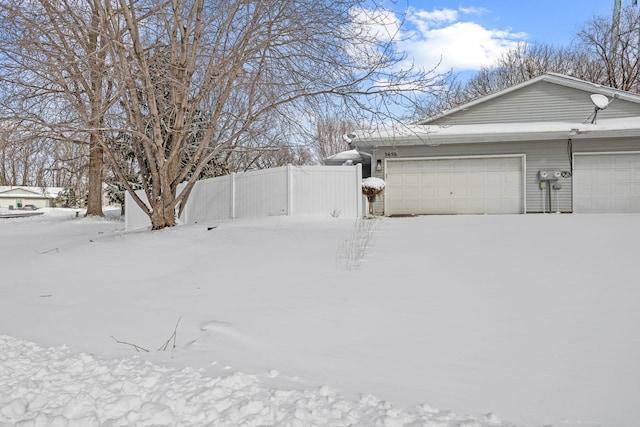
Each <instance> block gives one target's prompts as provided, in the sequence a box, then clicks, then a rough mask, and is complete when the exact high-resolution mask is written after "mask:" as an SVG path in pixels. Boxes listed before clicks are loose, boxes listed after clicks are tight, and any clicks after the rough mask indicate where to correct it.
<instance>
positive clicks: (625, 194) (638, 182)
mask: <svg viewBox="0 0 640 427" xmlns="http://www.w3.org/2000/svg"><path fill="white" fill-rule="evenodd" d="M573 190H574V192H573V211H574V212H577V213H607V212H612V213H640V153H624V154H576V155H575V157H574V163H573Z"/></svg>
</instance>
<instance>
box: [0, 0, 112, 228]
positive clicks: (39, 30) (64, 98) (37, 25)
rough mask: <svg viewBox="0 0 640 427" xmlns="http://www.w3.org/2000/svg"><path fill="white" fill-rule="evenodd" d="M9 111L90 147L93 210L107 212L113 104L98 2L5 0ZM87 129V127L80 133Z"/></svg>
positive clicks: (1, 5) (2, 52)
mask: <svg viewBox="0 0 640 427" xmlns="http://www.w3.org/2000/svg"><path fill="white" fill-rule="evenodd" d="M0 22H1V24H0V26H1V27H0V61H1V62H2V64H1V65H2V70H3V71H2V73H1V75H0V81H2V82H3V84H4V85H6V86H7V87H8V88H10V90H11V97H10V98H5V100H6V102H5V105H4V113H3V115H4V116H5V117H9V118H11V119H14V120H20V121H22V122H24V123H25V124H27V123H28V124H29V126H28V127H29V128H34V129H36V130H37V132H38V134H40V135H42V134H43V133H46V134H47V135H46V136H47V138H48V139H49V141H64V142H68V141H73V142H75V143H78V144H84V145H87V146H88V156H89V162H88V168H87V169H85V173H88V183H87V215H98V216H101V215H102V182H103V175H104V172H103V169H104V166H103V164H104V160H103V152H102V150H103V144H102V143H101V142H100V139H101V138H102V131H101V129H102V128H103V117H104V113H105V111H106V110H107V109H108V107H109V104H110V103H112V102H114V98H113V94H114V92H113V90H112V86H111V84H110V80H109V73H108V69H107V68H108V66H109V65H108V64H107V61H106V51H105V50H104V49H103V47H102V45H101V44H102V37H101V33H100V32H101V29H100V27H99V24H100V20H99V16H98V8H97V2H95V1H82V2H81V1H77V0H59V1H51V0H34V1H30V2H24V1H20V0H3V1H2V2H0ZM78 131H82V133H78Z"/></svg>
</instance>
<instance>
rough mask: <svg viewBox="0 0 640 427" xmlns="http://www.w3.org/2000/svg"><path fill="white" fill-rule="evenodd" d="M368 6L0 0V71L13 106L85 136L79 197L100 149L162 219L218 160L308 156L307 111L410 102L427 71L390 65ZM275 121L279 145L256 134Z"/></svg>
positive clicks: (399, 60) (363, 116) (365, 116)
mask: <svg viewBox="0 0 640 427" xmlns="http://www.w3.org/2000/svg"><path fill="white" fill-rule="evenodd" d="M380 7H381V6H380V5H378V4H376V2H375V1H373V2H371V1H364V0H318V1H309V0H288V1H276V0H266V1H265V0H241V1H235V0H234V1H231V0H207V1H205V0H88V1H86V2H81V1H78V0H58V1H55V2H54V1H52V0H34V1H31V2H23V1H21V0H4V1H3V2H2V3H0V20H1V21H2V24H0V25H2V28H0V39H1V40H0V45H2V47H0V49H1V52H0V53H1V55H0V60H1V61H3V62H4V64H3V65H6V67H5V68H4V71H3V72H2V75H1V77H0V79H2V81H3V82H4V83H5V84H8V85H10V86H11V87H13V88H16V89H14V90H15V91H16V94H17V95H19V97H17V98H14V99H19V100H20V101H19V102H14V104H13V105H12V106H11V111H15V112H16V116H18V117H21V118H23V119H24V118H25V117H28V119H29V120H30V121H31V122H33V123H37V124H38V126H39V129H42V130H44V131H47V132H49V138H50V140H65V139H69V138H72V140H74V141H78V142H81V143H84V144H86V145H87V146H88V147H89V157H90V166H89V169H90V172H89V178H90V179H89V181H90V184H89V186H90V191H89V194H90V195H95V194H97V191H93V190H91V189H95V188H96V187H94V183H95V182H97V181H98V180H99V181H100V182H101V177H102V175H103V172H102V164H101V162H100V160H101V159H102V156H103V154H104V155H105V156H106V159H107V160H108V161H109V163H110V165H111V168H112V170H113V172H114V174H115V176H116V177H117V179H118V181H119V182H120V183H121V184H122V185H123V186H124V188H125V189H126V191H128V192H129V193H130V194H131V196H132V197H133V200H134V201H135V202H136V203H137V205H138V206H139V207H140V208H141V209H143V210H144V211H145V212H146V213H147V214H148V215H149V218H150V219H151V223H152V227H153V229H160V228H163V227H167V226H173V225H174V224H175V216H176V211H177V210H179V209H180V207H181V206H184V204H185V202H186V200H187V198H188V197H189V194H190V192H191V190H192V188H193V185H194V184H195V182H196V180H197V179H198V178H199V177H200V176H201V174H202V173H203V171H205V170H207V168H210V167H211V166H212V164H215V163H216V162H217V161H219V160H220V159H226V160H230V159H236V160H237V159H238V158H242V157H243V156H238V154H239V153H248V152H249V151H255V152H256V153H261V155H260V156H258V157H254V159H253V160H252V159H251V157H249V156H244V157H245V158H244V159H242V160H241V161H240V162H239V163H241V164H243V167H245V168H246V167H250V166H249V165H252V164H258V163H260V162H262V163H263V165H264V164H267V163H269V162H276V163H278V162H282V161H284V159H285V158H286V157H288V160H292V159H293V160H295V161H300V162H306V160H304V157H305V156H307V153H306V152H305V151H304V150H297V149H294V148H295V147H297V145H296V144H297V143H299V142H300V140H299V139H296V137H295V136H294V137H291V135H302V134H304V133H305V132H306V133H307V134H308V133H309V129H310V127H311V125H312V120H310V119H309V118H310V117H314V116H316V112H318V111H325V110H327V109H332V110H334V111H336V113H338V112H339V113H340V114H342V115H344V116H345V117H349V118H350V119H354V118H357V119H359V120H378V119H380V120H387V119H390V118H391V119H392V118H395V117H396V115H395V114H394V113H393V111H394V109H393V108H392V107H391V105H392V104H393V105H398V104H401V105H404V106H408V105H415V104H416V103H417V102H418V100H419V99H421V97H422V96H423V95H424V94H425V93H428V92H429V91H430V90H431V89H432V88H433V87H434V86H435V85H437V84H438V83H439V81H438V79H439V76H438V75H437V74H435V73H434V72H433V71H432V70H413V69H411V68H404V69H403V68H401V67H400V64H403V63H404V62H403V61H404V59H405V58H404V57H403V55H402V54H399V53H398V52H396V51H395V50H394V41H393V38H394V37H396V36H397V34H399V32H398V31H397V29H396V33H393V31H391V33H389V32H388V31H387V34H386V36H385V37H381V33H380V31H379V29H380V27H381V26H385V25H387V23H386V21H385V20H384V18H383V17H384V14H381V13H379V12H380V11H381V9H380ZM17 104H21V105H17ZM36 107H37V108H36ZM274 128H279V129H283V128H286V129H287V130H288V131H287V132H286V133H283V134H282V135H288V136H287V137H285V138H284V139H285V140H282V141H280V142H281V144H280V145H281V146H283V147H288V148H285V149H282V148H281V149H280V150H277V151H276V150H275V149H274V148H276V147H275V144H276V143H275V141H278V140H279V139H278V138H273V135H272V134H271V133H270V132H268V131H267V132H265V130H269V129H274ZM123 135H124V136H126V137H123ZM280 139H282V137H280ZM123 144H125V145H127V146H128V147H129V148H130V152H131V153H133V157H134V159H135V167H134V168H133V169H134V170H136V171H137V173H139V175H140V185H141V186H142V189H143V190H144V191H143V193H144V195H141V194H140V193H139V192H136V191H135V190H136V188H135V186H133V185H131V179H130V172H131V170H132V169H131V164H128V165H125V164H123V163H122V162H121V158H119V153H122V152H123V148H126V147H123V146H122V145H123ZM276 152H278V153H279V155H280V158H278V156H273V155H272V154H274V153H276ZM269 157H270V158H269ZM296 157H297V158H298V159H297V160H296ZM267 160H268V161H269V162H266V161H267ZM182 183H184V184H186V185H182V186H180V187H179V185H180V184H182ZM178 188H180V190H179V191H178ZM92 200H93V199H92V197H91V196H90V197H89V203H92V202H91V201H92Z"/></svg>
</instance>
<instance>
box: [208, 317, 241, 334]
mask: <svg viewBox="0 0 640 427" xmlns="http://www.w3.org/2000/svg"><path fill="white" fill-rule="evenodd" d="M200 330H201V331H203V332H217V333H219V334H224V335H235V334H234V331H233V328H232V327H231V324H230V323H228V322H223V321H222V320H210V321H208V322H204V323H203V324H201V325H200Z"/></svg>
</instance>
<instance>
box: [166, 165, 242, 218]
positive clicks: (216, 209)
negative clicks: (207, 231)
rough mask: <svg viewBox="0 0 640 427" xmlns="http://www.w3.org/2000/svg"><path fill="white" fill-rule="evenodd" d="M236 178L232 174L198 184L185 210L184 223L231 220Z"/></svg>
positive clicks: (192, 191)
mask: <svg viewBox="0 0 640 427" xmlns="http://www.w3.org/2000/svg"><path fill="white" fill-rule="evenodd" d="M234 176H235V174H231V175H225V176H219V177H216V178H211V179H203V180H202V181H198V182H196V184H195V185H194V186H193V189H192V190H191V194H190V195H189V199H188V200H187V205H186V206H185V208H184V212H183V215H182V217H181V220H182V222H183V223H185V224H199V223H203V222H207V221H216V220H221V219H227V218H231V215H232V211H233V200H232V196H233V194H232V191H233V180H234ZM180 189H181V187H180V188H179V190H180Z"/></svg>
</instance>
